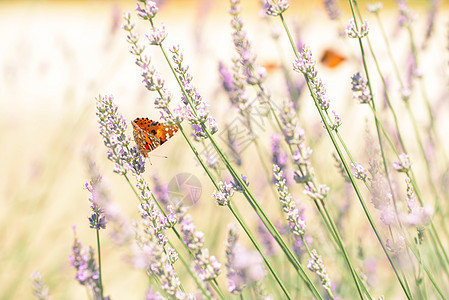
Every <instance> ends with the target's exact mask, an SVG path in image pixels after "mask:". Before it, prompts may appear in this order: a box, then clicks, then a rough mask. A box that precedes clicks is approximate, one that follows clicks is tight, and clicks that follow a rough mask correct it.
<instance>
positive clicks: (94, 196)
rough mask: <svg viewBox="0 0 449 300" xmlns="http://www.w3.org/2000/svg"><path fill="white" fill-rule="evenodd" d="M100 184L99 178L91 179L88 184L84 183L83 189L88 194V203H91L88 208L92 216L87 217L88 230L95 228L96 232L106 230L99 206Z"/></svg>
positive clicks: (102, 212) (101, 209) (102, 211)
mask: <svg viewBox="0 0 449 300" xmlns="http://www.w3.org/2000/svg"><path fill="white" fill-rule="evenodd" d="M100 184H101V176H99V177H97V178H92V180H91V181H90V183H87V182H86V183H85V185H84V188H85V189H86V190H88V191H89V192H90V195H91V196H90V197H89V201H90V202H91V203H92V205H91V206H90V208H91V209H92V214H91V216H90V217H89V223H90V228H95V229H96V230H100V229H106V216H105V214H104V209H103V208H102V205H101V204H100V201H101V200H100V199H99V198H100V197H101V196H102V195H101V194H100V191H99V190H100V187H99V186H100Z"/></svg>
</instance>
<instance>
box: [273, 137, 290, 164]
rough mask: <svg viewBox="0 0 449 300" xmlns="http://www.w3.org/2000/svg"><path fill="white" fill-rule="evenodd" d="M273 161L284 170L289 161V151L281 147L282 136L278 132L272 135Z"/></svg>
mask: <svg viewBox="0 0 449 300" xmlns="http://www.w3.org/2000/svg"><path fill="white" fill-rule="evenodd" d="M271 162H272V163H273V164H276V165H278V166H279V168H281V170H283V169H284V168H285V167H286V166H287V163H288V156H287V153H286V152H285V151H284V150H283V149H282V147H281V137H280V136H279V135H278V134H273V135H272V136H271Z"/></svg>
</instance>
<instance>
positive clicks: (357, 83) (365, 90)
mask: <svg viewBox="0 0 449 300" xmlns="http://www.w3.org/2000/svg"><path fill="white" fill-rule="evenodd" d="M351 85H352V97H353V99H354V100H357V101H358V102H359V103H369V102H370V101H371V99H372V97H371V93H370V90H369V87H368V82H367V81H366V79H365V78H364V77H363V76H362V74H360V72H357V73H355V74H354V75H352V76H351Z"/></svg>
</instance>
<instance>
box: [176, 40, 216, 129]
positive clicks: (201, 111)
mask: <svg viewBox="0 0 449 300" xmlns="http://www.w3.org/2000/svg"><path fill="white" fill-rule="evenodd" d="M170 52H171V53H172V54H173V56H172V61H173V62H174V63H175V65H176V67H175V69H174V70H175V72H176V73H178V75H179V76H178V78H179V80H180V82H181V85H182V88H183V92H184V93H183V94H182V97H181V99H182V102H183V104H184V105H185V106H186V112H185V114H186V118H187V120H188V121H189V123H190V124H192V128H193V130H194V134H195V136H196V137H198V138H205V137H207V134H206V131H205V130H206V129H207V130H208V131H209V132H210V133H211V134H214V133H216V132H217V131H218V124H217V122H216V121H215V119H214V118H213V117H212V116H210V115H209V109H208V107H209V105H208V104H207V103H206V102H205V101H204V100H203V99H202V97H201V95H200V93H199V92H198V90H197V89H196V87H195V86H193V84H192V80H193V77H192V75H191V74H190V73H188V70H189V67H188V66H184V65H183V61H184V56H183V54H182V53H181V51H180V48H179V45H178V46H173V47H171V48H170ZM179 111H181V108H179ZM206 124H207V125H208V126H206Z"/></svg>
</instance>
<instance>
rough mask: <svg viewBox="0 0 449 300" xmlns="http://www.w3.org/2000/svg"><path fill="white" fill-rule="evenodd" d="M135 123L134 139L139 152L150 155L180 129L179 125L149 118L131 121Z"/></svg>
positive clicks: (146, 155)
mask: <svg viewBox="0 0 449 300" xmlns="http://www.w3.org/2000/svg"><path fill="white" fill-rule="evenodd" d="M131 124H132V125H133V135H134V141H135V142H136V144H137V149H138V150H139V152H140V153H141V154H142V155H143V156H145V157H148V153H149V152H150V151H153V150H154V149H156V148H157V147H159V146H160V145H162V144H163V143H165V142H166V141H167V140H168V139H169V138H171V137H172V136H173V135H175V133H176V132H177V131H178V129H179V127H178V126H177V125H174V124H173V125H167V124H162V123H159V122H157V121H153V120H150V119H148V118H137V119H135V120H134V121H132V122H131Z"/></svg>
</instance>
